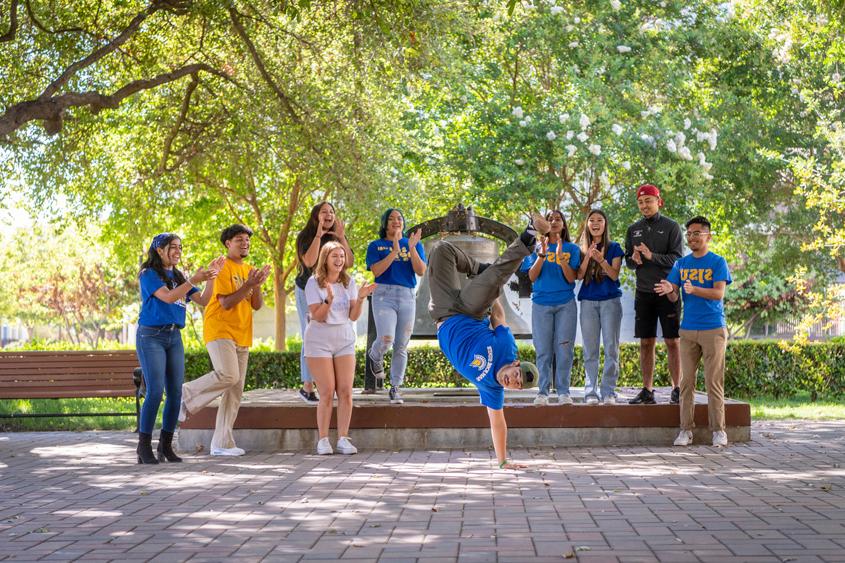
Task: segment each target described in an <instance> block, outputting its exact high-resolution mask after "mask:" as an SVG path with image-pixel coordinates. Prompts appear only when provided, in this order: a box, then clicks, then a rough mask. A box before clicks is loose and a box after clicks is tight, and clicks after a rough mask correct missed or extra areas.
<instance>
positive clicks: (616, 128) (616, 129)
mask: <svg viewBox="0 0 845 563" xmlns="http://www.w3.org/2000/svg"><path fill="white" fill-rule="evenodd" d="M611 129H612V130H613V132H614V133H616V134H617V135H621V134H622V132H623V131H625V130H624V129H623V128H622V126H621V125H619V124H618V123H614V124H613V125H612V126H611Z"/></svg>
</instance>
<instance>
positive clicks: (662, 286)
mask: <svg viewBox="0 0 845 563" xmlns="http://www.w3.org/2000/svg"><path fill="white" fill-rule="evenodd" d="M673 291H675V288H674V287H673V286H672V282H670V281H669V280H660V281H659V282H657V283H656V284H654V292H655V293H656V294H657V295H669V294H670V293H672V292H673Z"/></svg>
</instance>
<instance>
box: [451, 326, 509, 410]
mask: <svg viewBox="0 0 845 563" xmlns="http://www.w3.org/2000/svg"><path fill="white" fill-rule="evenodd" d="M437 341H438V342H439V343H440V349H441V350H443V354H444V355H445V356H446V357H447V358H448V359H449V361H450V362H452V365H453V366H454V367H455V369H456V370H457V371H458V373H460V374H461V375H462V376H463V377H464V379H466V380H467V381H469V382H470V383H472V384H473V385H475V386H476V387H477V388H478V395H479V396H480V397H481V404H482V405H484V406H485V407H489V408H491V409H494V410H500V409H501V408H502V406H504V404H505V388H504V387H502V385H501V384H500V383H499V382H498V381H496V373H498V371H499V370H500V369H501V368H502V366H504V365H506V364H509V363H511V362H513V361H514V360H516V340H514V338H513V334H511V329H509V328H508V327H506V326H503V325H500V326H498V327H496V328H495V329H493V330H491V329H490V321H489V319H486V318H485V319H483V320H480V321H479V320H477V319H473V318H472V317H468V316H466V315H454V316H452V317H449V318H448V319H446V320H445V321H443V324H442V325H440V329H439V330H438V331H437Z"/></svg>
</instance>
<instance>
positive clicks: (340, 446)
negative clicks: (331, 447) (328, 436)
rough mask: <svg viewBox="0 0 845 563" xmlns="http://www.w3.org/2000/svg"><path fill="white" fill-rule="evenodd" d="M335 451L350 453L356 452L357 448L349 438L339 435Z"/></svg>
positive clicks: (344, 453)
mask: <svg viewBox="0 0 845 563" xmlns="http://www.w3.org/2000/svg"><path fill="white" fill-rule="evenodd" d="M337 451H339V452H340V453H342V454H343V455H352V454H357V453H358V448H356V447H355V446H353V445H352V442H350V441H349V438H347V437H346V436H341V437H340V438H338V439H337Z"/></svg>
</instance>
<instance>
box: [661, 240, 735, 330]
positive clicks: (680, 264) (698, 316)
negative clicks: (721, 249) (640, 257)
mask: <svg viewBox="0 0 845 563" xmlns="http://www.w3.org/2000/svg"><path fill="white" fill-rule="evenodd" d="M666 279H667V280H669V281H670V282H672V283H673V284H675V285H677V286H678V287H679V288H680V291H681V295H682V296H683V298H684V317H683V320H681V328H682V329H684V330H712V329H714V328H722V327H724V326H726V325H725V308H724V304H723V300H722V299H719V300H718V301H717V300H715V299H705V298H703V297H699V296H698V295H689V294H687V292H685V291H684V283H686V281H687V280H689V281H690V282H692V285H694V286H696V287H704V288H708V289H710V288H712V287H713V286H714V284H715V283H716V282H719V281H723V282H727V284H728V285H730V284H731V282H733V279H731V272H730V270H728V263H727V261H726V260H725V259H724V258H722V257H721V256H719V255H718V254H713V253H712V252H708V253H707V254H705V255H704V256H702V257H701V258H696V257H695V256H693V255H692V254H687V255H686V256H684V257H683V258H681V259H680V260H678V261H677V262H675V265H674V266H672V271H671V272H669V275H668V276H667V277H666Z"/></svg>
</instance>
